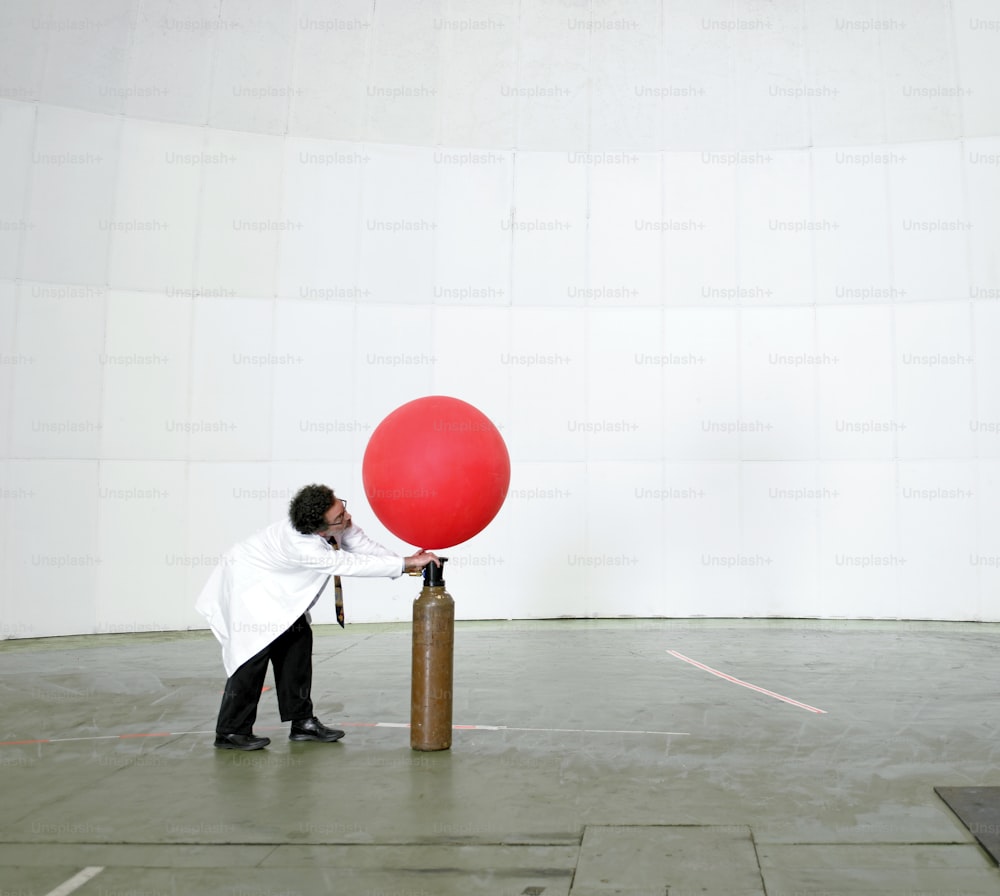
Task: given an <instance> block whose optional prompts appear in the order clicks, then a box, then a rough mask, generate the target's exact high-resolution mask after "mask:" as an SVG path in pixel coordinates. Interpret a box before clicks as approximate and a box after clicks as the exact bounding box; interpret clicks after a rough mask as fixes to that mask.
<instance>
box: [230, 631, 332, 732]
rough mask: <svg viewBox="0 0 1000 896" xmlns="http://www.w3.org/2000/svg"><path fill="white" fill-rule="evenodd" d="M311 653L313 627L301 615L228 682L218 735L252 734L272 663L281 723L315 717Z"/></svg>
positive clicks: (241, 667) (240, 668)
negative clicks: (268, 668)
mask: <svg viewBox="0 0 1000 896" xmlns="http://www.w3.org/2000/svg"><path fill="white" fill-rule="evenodd" d="M312 651H313V633H312V628H310V626H309V623H308V621H307V620H306V617H305V616H300V617H299V618H298V619H296V620H295V622H294V623H293V624H292V626H291V627H290V628H288V629H286V630H285V631H284V632H282V633H281V634H280V635H278V637H277V638H275V639H274V640H273V641H272V642H271V643H270V644H268V645H267V647H265V648H264V649H263V650H262V651H261V652H260V653H258V654H257V655H256V656H253V657H251V658H250V659H248V660H247V661H246V662H245V663H244V664H243V665H242V666H240V667H239V669H237V670H236V671H235V672H234V673H233V675H232V677H231V678H230V679H229V680H228V681H227V682H226V691H225V693H224V694H223V695H222V706H221V707H220V708H219V720H218V722H216V725H215V730H216V732H217V733H218V734H252V733H253V723H254V722H255V721H256V719H257V704H258V702H260V692H261V689H262V688H263V687H264V677H265V676H266V675H267V664H268V663H269V662H270V663H271V665H272V666H274V689H275V692H276V693H277V695H278V711H279V712H280V713H281V721H283V722H289V721H293V720H295V719H309V718H312V715H313V704H312V697H311V693H312Z"/></svg>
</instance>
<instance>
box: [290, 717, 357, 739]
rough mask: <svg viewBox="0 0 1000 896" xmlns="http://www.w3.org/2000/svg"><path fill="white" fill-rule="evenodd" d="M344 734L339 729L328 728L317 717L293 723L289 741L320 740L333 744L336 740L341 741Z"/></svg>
mask: <svg viewBox="0 0 1000 896" xmlns="http://www.w3.org/2000/svg"><path fill="white" fill-rule="evenodd" d="M343 736H344V732H343V731H340V730H338V729H337V728H327V727H326V725H324V724H323V723H322V722H321V721H320V720H319V719H317V718H316V716H313V717H312V718H311V719H298V720H297V721H295V722H292V731H291V734H289V735H288V739H289V740H320V741H323V743H326V744H332V743H333V742H334V741H335V740H340V739H341V738H342V737H343Z"/></svg>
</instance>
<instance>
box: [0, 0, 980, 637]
mask: <svg viewBox="0 0 1000 896" xmlns="http://www.w3.org/2000/svg"><path fill="white" fill-rule="evenodd" d="M21 6H22V9H20V10H10V9H4V11H3V12H2V14H0V154H2V156H0V158H2V165H0V224H2V226H0V359H2V361H3V363H2V364H0V420H2V421H3V422H4V428H3V438H2V443H0V452H2V453H0V514H2V543H0V544H2V552H3V553H2V558H3V562H2V580H0V584H2V595H0V620H2V621H0V631H2V634H3V635H4V636H8V637H30V636H36V635H48V634H65V633H77V632H94V631H144V630H153V629H172V628H185V627H197V626H200V625H201V620H200V618H199V617H197V616H196V615H195V614H194V611H193V609H192V602H193V600H194V596H195V595H196V593H197V591H198V589H199V588H200V586H201V584H202V582H203V581H204V579H205V578H206V577H207V574H208V570H209V568H210V567H211V565H212V564H213V563H215V562H217V558H218V555H219V553H220V552H221V551H222V550H224V549H225V548H226V547H227V546H228V545H229V544H230V543H231V542H232V541H234V540H236V539H238V538H240V537H242V536H244V535H246V534H248V533H249V532H250V531H252V530H254V529H255V528H257V527H260V526H263V525H265V524H266V523H267V522H269V521H271V520H272V519H274V518H277V517H279V516H281V515H282V514H283V513H284V508H285V506H286V504H287V501H288V498H289V497H290V495H291V494H292V493H293V492H294V490H295V489H296V488H297V487H298V486H299V485H301V484H303V483H305V482H309V481H315V480H321V481H326V482H329V483H330V484H332V485H334V486H335V487H336V488H337V490H338V491H339V492H340V493H342V494H344V495H345V496H347V497H348V498H349V499H350V500H351V502H352V509H353V510H354V511H355V515H356V518H357V519H358V521H359V522H361V523H362V525H364V526H365V527H366V529H368V531H369V532H370V533H372V534H374V535H376V536H377V537H380V538H384V540H385V541H386V542H387V543H389V544H392V545H397V542H396V540H395V539H394V538H393V537H392V536H391V535H388V534H387V533H385V532H384V530H383V529H382V528H381V527H380V526H379V525H378V523H377V521H375V520H374V519H373V518H372V517H371V516H370V514H369V513H368V512H367V510H366V507H365V504H364V495H363V490H362V487H361V481H360V479H361V477H360V462H361V457H362V454H363V451H364V446H365V444H366V441H367V437H368V435H369V434H370V432H371V430H372V428H373V427H374V426H375V425H376V424H377V423H378V422H379V421H380V420H381V419H382V418H383V417H384V416H385V414H386V413H388V412H389V411H390V410H392V409H393V408H395V407H397V406H398V405H399V404H402V403H403V402H404V401H407V400H409V399H411V398H415V397H418V396H420V395H424V394H430V393H445V394H453V395H457V396H459V397H462V398H464V399H466V400H468V401H471V402H472V403H474V404H476V405H477V406H478V407H480V408H481V409H482V410H483V411H484V412H486V413H487V414H488V415H490V417H491V418H492V419H494V420H495V421H496V422H497V423H498V424H499V425H500V426H501V427H502V431H503V433H504V436H505V439H506V440H507V443H508V447H509V448H510V451H511V455H512V460H513V481H512V487H511V495H510V498H509V500H508V502H507V504H506V506H505V508H504V509H503V511H502V512H501V514H500V516H499V517H498V518H497V520H496V521H495V522H494V523H493V524H492V525H491V526H490V527H489V528H488V529H487V530H486V531H485V532H483V533H482V534H481V535H479V536H478V537H477V538H476V539H474V540H473V541H471V542H469V543H468V544H466V545H463V546H460V547H459V548H456V549H454V550H452V551H451V552H449V553H450V555H451V556H452V558H453V559H452V565H451V567H450V568H451V573H450V576H449V586H450V590H452V592H453V593H454V594H455V596H456V599H457V601H458V612H459V615H460V616H461V617H464V618H476V617H496V616H501V617H535V616H556V615H571V616H584V615H606V616H616V615H637V616H650V615H657V616H686V615H720V616H722V615H724V616H730V615H736V616H757V615H782V616H817V617H828V616H872V617H890V618H892V617H905V618H941V619H991V620H996V619H1000V611H998V604H997V600H996V596H997V593H998V585H1000V512H998V507H1000V353H998V350H997V346H998V345H1000V302H998V296H1000V267H998V261H997V246H998V245H1000V211H998V209H1000V137H998V135H1000V86H998V84H1000V79H998V78H997V62H996V59H997V58H1000V52H998V50H1000V15H998V14H997V12H996V10H995V5H994V4H993V3H992V2H987V0H980V2H968V0H956V2H950V3H949V2H943V0H921V2H910V0H908V2H904V0H897V2H881V3H874V4H871V3H857V2H848V0H839V2H837V3H833V4H822V5H820V4H810V3H799V2H791V0H782V2H771V3H767V2H757V3H750V2H725V3H722V2H710V3H705V2H698V3H695V2H680V0H655V2H654V0H643V2H629V3H614V2H610V0H609V2H604V0H594V2H592V3H586V2H555V0H505V2H500V0H497V2H492V0H491V2H489V3H472V2H471V0H470V2H465V3H459V2H437V3H435V2H421V3H413V2H404V0H391V2H390V0H379V2H378V4H377V6H376V5H375V4H374V3H373V2H372V0H367V2H340V3H336V4H332V3H327V2H318V0H317V2H312V0H300V2H298V3H278V2H264V0H254V2H248V0H240V2H227V0H223V2H221V4H220V3H218V2H213V3H201V2H197V0H186V2H176V0H98V2H91V3H88V4H87V5H86V7H83V6H81V5H80V4H77V3H71V2H69V0H66V2H52V3H41V2H39V3H34V4H31V3H24V4H21ZM414 582H415V580H413V579H404V580H402V581H400V582H397V583H387V582H375V583H371V582H351V583H350V589H349V596H348V613H349V615H350V617H351V618H352V619H354V620H355V621H364V620H386V619H407V618H408V617H409V604H410V601H411V599H412V597H413V596H414V594H415V592H416V587H415V585H414ZM327 609H329V608H327ZM320 618H321V619H323V620H329V619H331V618H332V617H331V616H330V614H329V613H328V612H327V613H326V615H323V614H322V613H321V614H320Z"/></svg>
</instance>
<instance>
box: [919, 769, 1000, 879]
mask: <svg viewBox="0 0 1000 896" xmlns="http://www.w3.org/2000/svg"><path fill="white" fill-rule="evenodd" d="M934 792H935V793H936V794H937V795H938V796H939V797H941V799H943V800H944V801H945V803H946V804H947V805H948V808H949V809H951V811H952V812H954V813H955V814H956V815H957V816H958V818H959V821H961V822H962V824H964V825H965V826H966V827H967V828H968V829H969V833H971V834H972V836H973V837H975V838H976V840H978V841H979V845H980V846H982V848H983V849H985V850H986V851H987V852H988V853H989V854H990V858H992V859H993V861H994V862H996V864H997V865H1000V787H935V788H934Z"/></svg>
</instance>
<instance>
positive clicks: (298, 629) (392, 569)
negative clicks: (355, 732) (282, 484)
mask: <svg viewBox="0 0 1000 896" xmlns="http://www.w3.org/2000/svg"><path fill="white" fill-rule="evenodd" d="M288 517H289V518H288V519H287V520H282V521H281V522H278V523H274V524H272V525H270V526H268V527H267V528H266V529H264V530H263V531H261V532H258V533H257V534H256V535H252V536H251V537H250V538H248V539H247V540H246V541H243V542H240V543H239V544H237V545H234V546H233V547H232V548H230V549H229V551H228V552H227V553H226V554H225V556H223V558H222V561H221V562H220V564H219V565H218V566H217V567H216V569H215V570H214V572H213V573H212V575H211V577H210V578H209V580H208V582H207V583H206V585H205V587H204V589H203V590H202V592H201V595H200V596H199V598H198V601H197V603H196V605H195V606H196V609H197V610H198V612H199V613H201V614H202V615H203V616H204V617H205V618H206V619H207V620H208V624H209V625H210V626H211V628H212V632H213V633H214V634H215V636H216V638H218V639H219V642H220V643H221V644H222V662H223V665H224V666H225V667H226V674H227V675H228V676H229V680H228V681H227V682H226V690H225V693H224V694H223V697H222V706H221V707H220V709H219V718H218V721H217V722H216V726H215V746H216V747H217V748H218V749H221V750H259V749H261V748H263V747H266V746H267V745H268V744H269V743H270V742H271V741H270V739H269V738H266V737H256V736H255V735H254V733H253V723H254V721H255V720H256V718H257V703H258V702H259V700H260V693H261V689H262V688H263V685H264V677H265V675H266V673H267V664H268V663H269V662H270V663H271V665H272V666H273V667H274V682H275V691H276V694H277V697H278V710H279V712H280V713H281V720H282V721H283V722H291V732H290V733H289V736H288V738H289V740H295V741H308V740H314V741H322V742H324V743H333V742H334V741H338V740H340V738H342V737H343V736H344V732H343V731H339V730H337V729H335V728H327V727H326V726H325V725H324V724H323V723H322V722H320V721H319V719H317V718H316V716H315V715H314V714H313V704H312V699H311V696H310V694H311V690H312V643H313V638H312V629H311V628H310V625H309V621H310V620H309V609H310V608H311V607H312V606H313V604H315V603H316V601H317V600H318V599H319V595H320V593H321V592H322V590H323V588H324V587H325V585H326V583H327V581H328V579H329V577H330V576H332V575H342V576H387V577H390V578H396V577H398V576H400V575H402V574H403V573H404V572H408V571H410V570H419V569H423V568H424V567H425V566H426V565H427V564H428V563H438V558H437V557H436V556H435V555H434V554H432V553H430V552H428V551H419V552H417V553H416V554H412V555H411V556H409V557H402V556H400V555H398V554H394V553H392V552H391V551H389V550H388V549H386V548H384V547H382V545H380V544H378V543H377V542H375V541H373V540H372V539H370V538H369V537H368V536H367V535H365V533H364V532H363V531H361V529H359V528H358V527H357V526H354V525H352V522H351V515H350V514H349V513H348V512H347V505H346V502H345V501H343V500H341V499H340V498H338V497H336V495H334V493H333V491H332V489H330V488H328V487H327V486H325V485H307V486H306V487H305V488H303V489H301V490H300V491H299V492H298V494H296V495H295V497H294V498H293V499H292V501H291V504H290V505H289V509H288ZM335 547H339V548H340V550H336V549H335Z"/></svg>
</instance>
